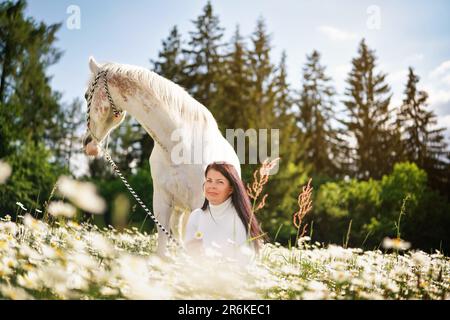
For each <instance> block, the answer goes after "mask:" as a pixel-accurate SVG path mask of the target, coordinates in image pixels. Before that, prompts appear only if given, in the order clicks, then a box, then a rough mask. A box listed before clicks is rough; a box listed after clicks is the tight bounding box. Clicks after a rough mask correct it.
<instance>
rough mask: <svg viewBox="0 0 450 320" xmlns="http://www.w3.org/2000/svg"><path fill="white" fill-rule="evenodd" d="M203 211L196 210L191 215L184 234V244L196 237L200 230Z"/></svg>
mask: <svg viewBox="0 0 450 320" xmlns="http://www.w3.org/2000/svg"><path fill="white" fill-rule="evenodd" d="M201 211H202V210H201V209H196V210H194V211H192V212H191V214H190V215H189V219H188V222H187V223H186V232H185V233H184V239H183V242H184V243H186V242H188V241H190V240H192V239H194V237H195V233H196V232H197V229H198V223H199V218H200V214H201Z"/></svg>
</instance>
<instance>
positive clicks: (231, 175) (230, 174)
mask: <svg viewBox="0 0 450 320" xmlns="http://www.w3.org/2000/svg"><path fill="white" fill-rule="evenodd" d="M210 169H214V170H216V171H218V172H220V173H221V174H222V175H223V176H224V177H225V178H226V179H227V180H228V182H229V183H230V185H231V188H232V189H233V193H232V194H231V201H232V202H233V205H234V207H235V208H236V211H237V213H238V215H239V218H240V219H241V221H242V223H243V224H244V226H245V229H246V232H247V236H248V231H249V225H250V237H251V238H252V239H253V238H257V239H255V240H253V241H252V242H253V243H254V245H255V249H256V251H257V252H259V249H260V247H261V242H262V241H263V240H264V239H267V237H266V236H264V235H263V232H262V230H261V226H260V225H259V223H258V220H257V219H256V216H255V215H254V214H253V211H252V206H251V203H250V198H249V196H248V195H247V191H246V190H245V186H244V183H243V182H242V180H241V178H239V175H238V173H237V171H236V168H235V167H234V166H233V165H232V164H229V163H225V162H213V163H211V164H209V165H208V166H207V167H206V170H205V177H206V175H207V174H208V171H209V170H210ZM208 205H209V201H208V199H206V198H205V202H204V203H203V206H202V210H206V209H207V208H208Z"/></svg>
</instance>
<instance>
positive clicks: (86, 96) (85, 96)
mask: <svg viewBox="0 0 450 320" xmlns="http://www.w3.org/2000/svg"><path fill="white" fill-rule="evenodd" d="M84 98H85V99H86V100H87V98H88V94H87V92H86V93H85V94H84Z"/></svg>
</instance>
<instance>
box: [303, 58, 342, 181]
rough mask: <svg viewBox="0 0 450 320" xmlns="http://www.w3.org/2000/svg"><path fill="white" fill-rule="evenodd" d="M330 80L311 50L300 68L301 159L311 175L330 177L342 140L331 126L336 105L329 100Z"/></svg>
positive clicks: (337, 168)
mask: <svg viewBox="0 0 450 320" xmlns="http://www.w3.org/2000/svg"><path fill="white" fill-rule="evenodd" d="M330 81H331V78H329V77H327V76H326V74H325V67H323V66H322V65H321V64H320V54H319V52H317V51H316V50H314V51H313V52H312V53H311V55H307V62H306V65H305V67H304V68H303V85H302V89H301V92H300V98H299V100H298V103H297V104H298V108H299V111H298V116H297V120H298V122H299V125H300V127H301V128H303V130H304V131H305V137H304V139H305V140H304V141H305V142H306V145H307V151H306V153H305V159H304V160H305V161H306V162H307V163H310V164H311V165H312V171H313V172H314V173H315V174H324V175H327V176H334V175H336V174H337V173H338V171H339V167H340V164H339V163H336V159H337V158H338V156H339V155H338V154H339V149H340V144H341V143H342V141H341V140H339V134H338V131H337V130H336V129H334V128H333V124H332V121H334V120H336V116H335V114H336V105H335V103H334V101H333V98H334V96H335V94H336V92H335V90H334V88H333V86H332V85H331V84H330Z"/></svg>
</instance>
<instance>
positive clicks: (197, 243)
mask: <svg viewBox="0 0 450 320" xmlns="http://www.w3.org/2000/svg"><path fill="white" fill-rule="evenodd" d="M186 250H187V251H188V252H189V253H193V254H196V255H198V254H203V253H204V248H203V240H202V239H192V240H189V241H188V242H187V243H186Z"/></svg>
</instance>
